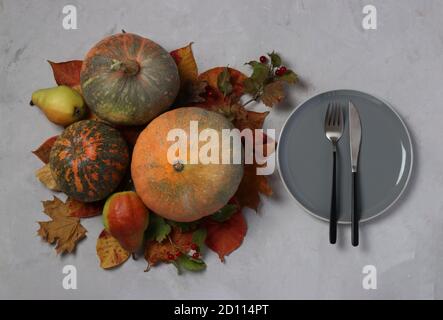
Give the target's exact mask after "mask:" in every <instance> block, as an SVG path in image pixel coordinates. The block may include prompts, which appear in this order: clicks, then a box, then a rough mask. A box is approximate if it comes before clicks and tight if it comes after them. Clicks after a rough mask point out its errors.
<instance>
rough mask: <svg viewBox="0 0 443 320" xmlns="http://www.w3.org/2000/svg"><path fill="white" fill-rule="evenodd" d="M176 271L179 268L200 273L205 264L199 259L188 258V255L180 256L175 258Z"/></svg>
mask: <svg viewBox="0 0 443 320" xmlns="http://www.w3.org/2000/svg"><path fill="white" fill-rule="evenodd" d="M176 262H177V265H176V267H177V269H178V270H180V269H181V268H183V269H185V270H188V271H193V272H197V271H202V270H205V269H206V263H205V262H204V261H203V260H201V259H194V258H191V257H189V256H188V255H185V254H183V255H181V256H180V257H178V258H177V260H176Z"/></svg>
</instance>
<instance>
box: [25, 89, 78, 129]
mask: <svg viewBox="0 0 443 320" xmlns="http://www.w3.org/2000/svg"><path fill="white" fill-rule="evenodd" d="M33 105H35V106H37V107H39V108H40V109H41V110H42V111H43V112H44V114H45V115H46V117H47V118H48V119H49V121H51V122H53V123H55V124H59V125H62V126H67V125H70V124H71V123H74V122H76V121H78V120H80V119H81V118H83V117H84V116H85V114H86V105H85V102H84V101H83V97H82V96H81V95H80V94H79V93H78V92H77V91H75V90H74V89H71V88H69V87H67V86H58V87H54V88H48V89H41V90H37V91H35V92H34V93H33V94H32V100H31V106H33Z"/></svg>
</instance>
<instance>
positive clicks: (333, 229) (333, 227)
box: [329, 150, 337, 244]
mask: <svg viewBox="0 0 443 320" xmlns="http://www.w3.org/2000/svg"><path fill="white" fill-rule="evenodd" d="M332 158H333V160H332V163H333V165H332V198H331V213H330V217H329V242H330V243H331V244H335V243H336V242H337V150H334V151H333V157H332Z"/></svg>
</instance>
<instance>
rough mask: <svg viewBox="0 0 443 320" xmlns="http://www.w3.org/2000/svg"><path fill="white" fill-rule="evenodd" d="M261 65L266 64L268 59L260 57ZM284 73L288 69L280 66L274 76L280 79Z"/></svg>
mask: <svg viewBox="0 0 443 320" xmlns="http://www.w3.org/2000/svg"><path fill="white" fill-rule="evenodd" d="M259 60H260V62H261V63H268V58H267V57H265V56H261V57H260V58H259ZM286 71H288V69H287V68H286V67H285V66H281V67H280V68H277V69H276V70H275V75H276V76H278V77H281V76H282V75H284V74H285V73H286Z"/></svg>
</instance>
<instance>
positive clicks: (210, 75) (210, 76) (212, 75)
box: [198, 67, 247, 104]
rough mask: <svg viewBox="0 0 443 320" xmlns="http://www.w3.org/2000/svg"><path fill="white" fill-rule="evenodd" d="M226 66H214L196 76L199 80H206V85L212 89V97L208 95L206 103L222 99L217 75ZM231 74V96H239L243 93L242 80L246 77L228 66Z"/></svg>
mask: <svg viewBox="0 0 443 320" xmlns="http://www.w3.org/2000/svg"><path fill="white" fill-rule="evenodd" d="M225 68H226V67H216V68H212V69H209V70H208V71H205V72H203V73H202V74H200V75H199V76H198V79H199V80H200V81H205V82H207V84H208V86H210V87H211V88H212V90H213V91H214V95H213V96H212V97H208V99H207V102H208V104H211V103H214V101H216V100H223V94H222V92H221V91H220V90H219V88H218V76H219V75H220V73H222V72H223V71H224V70H225ZM228 72H229V75H230V76H231V84H232V93H231V98H240V97H241V96H242V95H243V93H244V87H243V81H244V80H245V79H246V78H247V77H246V75H244V74H243V73H241V72H240V71H238V70H236V69H232V68H228Z"/></svg>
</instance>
